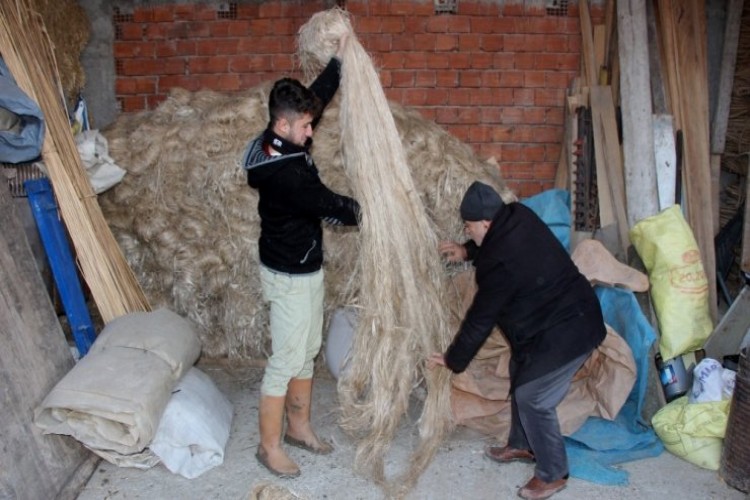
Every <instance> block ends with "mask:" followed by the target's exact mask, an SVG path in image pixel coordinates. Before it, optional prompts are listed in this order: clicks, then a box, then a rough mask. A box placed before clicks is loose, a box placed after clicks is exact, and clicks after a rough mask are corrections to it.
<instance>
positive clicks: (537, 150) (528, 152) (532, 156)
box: [523, 144, 544, 179]
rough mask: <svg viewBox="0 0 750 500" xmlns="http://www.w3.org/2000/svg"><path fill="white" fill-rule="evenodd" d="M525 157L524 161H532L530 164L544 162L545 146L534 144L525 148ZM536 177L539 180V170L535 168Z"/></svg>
mask: <svg viewBox="0 0 750 500" xmlns="http://www.w3.org/2000/svg"><path fill="white" fill-rule="evenodd" d="M523 156H524V160H526V161H530V162H543V161H544V145H541V144H534V145H530V146H525V147H524V148H523ZM533 170H534V173H535V175H534V177H535V178H537V179H538V178H539V177H538V176H537V175H536V173H537V168H536V166H534V168H533Z"/></svg>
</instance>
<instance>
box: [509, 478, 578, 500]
mask: <svg viewBox="0 0 750 500" xmlns="http://www.w3.org/2000/svg"><path fill="white" fill-rule="evenodd" d="M567 483H568V477H567V476H565V477H564V478H562V479H558V480H557V481H552V482H551V483H545V482H544V481H542V480H541V479H539V478H537V477H536V476H534V477H532V478H531V479H530V480H529V482H528V483H526V485H525V486H524V487H523V488H521V489H519V490H518V496H519V497H521V498H523V499H525V500H541V499H543V498H549V497H551V496H552V495H554V494H555V493H557V492H558V491H560V490H561V489H563V488H565V485H566V484H567Z"/></svg>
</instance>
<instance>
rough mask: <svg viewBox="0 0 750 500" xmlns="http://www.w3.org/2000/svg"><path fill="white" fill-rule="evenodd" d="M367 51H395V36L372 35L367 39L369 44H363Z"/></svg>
mask: <svg viewBox="0 0 750 500" xmlns="http://www.w3.org/2000/svg"><path fill="white" fill-rule="evenodd" d="M362 46H363V47H364V48H365V50H366V51H367V52H369V53H372V52H376V53H377V52H386V53H387V52H390V51H391V50H393V35H371V36H368V37H367V43H366V44H364V43H363V44H362Z"/></svg>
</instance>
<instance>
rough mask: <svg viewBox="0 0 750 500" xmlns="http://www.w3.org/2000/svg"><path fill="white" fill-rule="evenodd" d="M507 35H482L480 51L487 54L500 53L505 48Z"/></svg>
mask: <svg viewBox="0 0 750 500" xmlns="http://www.w3.org/2000/svg"><path fill="white" fill-rule="evenodd" d="M506 36H507V35H498V34H491V35H482V42H481V45H482V50H485V51H487V52H500V51H502V50H504V48H505V37H506Z"/></svg>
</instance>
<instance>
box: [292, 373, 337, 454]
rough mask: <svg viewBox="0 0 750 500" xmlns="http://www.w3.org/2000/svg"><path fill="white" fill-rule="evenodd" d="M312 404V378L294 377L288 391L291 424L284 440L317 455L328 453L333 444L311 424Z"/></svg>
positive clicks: (331, 449)
mask: <svg viewBox="0 0 750 500" xmlns="http://www.w3.org/2000/svg"><path fill="white" fill-rule="evenodd" d="M311 404H312V379H311V378H304V379H299V378H293V379H292V380H290V381H289V386H288V389H287V393H286V419H287V423H288V424H289V425H288V426H287V429H286V435H284V442H286V443H287V444H289V445H292V446H296V447H298V448H302V449H303V450H307V451H309V452H310V453H315V454H316V455H328V454H329V453H331V452H332V451H333V446H331V444H330V443H327V442H325V441H323V440H321V439H318V436H317V435H316V434H315V431H313V429H312V425H311V424H310V409H311Z"/></svg>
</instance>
